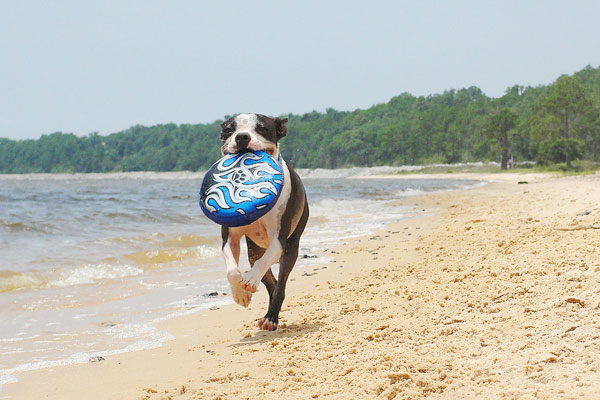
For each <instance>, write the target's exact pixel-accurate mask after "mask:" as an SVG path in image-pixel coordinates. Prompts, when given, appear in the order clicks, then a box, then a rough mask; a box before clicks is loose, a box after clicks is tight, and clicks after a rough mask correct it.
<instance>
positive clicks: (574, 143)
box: [536, 138, 584, 165]
mask: <svg viewBox="0 0 600 400" xmlns="http://www.w3.org/2000/svg"><path fill="white" fill-rule="evenodd" d="M583 149H584V144H583V142H582V141H581V140H578V139H573V138H569V139H565V138H561V139H557V140H555V141H553V142H544V143H542V144H541V145H540V148H539V151H538V155H537V160H536V161H537V163H538V164H540V165H548V164H556V163H564V162H567V161H573V160H577V159H578V158H581V157H582V156H583Z"/></svg>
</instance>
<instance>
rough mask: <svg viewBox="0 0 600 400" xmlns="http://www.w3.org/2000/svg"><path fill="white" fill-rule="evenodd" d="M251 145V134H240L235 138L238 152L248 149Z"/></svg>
mask: <svg viewBox="0 0 600 400" xmlns="http://www.w3.org/2000/svg"><path fill="white" fill-rule="evenodd" d="M248 143H250V134H249V133H246V132H240V133H238V134H237V135H236V136H235V144H236V145H237V148H238V150H243V149H245V148H247V147H248Z"/></svg>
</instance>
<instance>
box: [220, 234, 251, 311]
mask: <svg viewBox="0 0 600 400" xmlns="http://www.w3.org/2000/svg"><path fill="white" fill-rule="evenodd" d="M221 233H222V237H223V257H224V258H225V267H226V268H227V279H228V280H229V285H230V286H231V294H232V295H233V300H235V302H236V303H238V304H239V305H241V306H243V307H248V304H250V300H252V293H251V292H248V291H247V290H244V288H242V286H241V285H240V283H241V281H242V273H241V272H240V269H239V268H238V264H239V261H240V239H241V235H237V234H235V232H232V231H230V230H229V229H228V228H226V227H223V229H222V232H221Z"/></svg>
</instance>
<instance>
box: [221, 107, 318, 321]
mask: <svg viewBox="0 0 600 400" xmlns="http://www.w3.org/2000/svg"><path fill="white" fill-rule="evenodd" d="M287 121H288V120H287V119H280V118H269V117H266V116H264V115H260V114H239V115H237V116H235V117H232V118H230V119H228V120H227V121H225V122H223V123H222V124H221V140H223V146H222V147H221V152H222V153H223V155H225V154H232V153H237V152H239V151H241V150H244V149H249V150H262V151H264V152H266V153H269V154H271V155H272V156H273V157H275V158H276V159H279V161H280V162H281V166H282V167H283V172H284V178H285V179H284V185H283V189H282V191H281V194H280V196H279V199H277V203H275V206H274V207H273V208H272V209H271V210H270V211H269V212H268V213H267V214H265V215H264V216H263V217H261V218H260V219H258V220H257V221H255V222H253V223H252V224H250V225H246V226H240V227H236V228H228V227H225V226H223V228H222V230H221V235H222V237H223V255H224V257H225V264H226V266H227V278H228V279H229V284H230V285H231V292H232V294H233V298H234V300H235V302H236V303H238V304H240V305H242V306H244V307H248V304H250V300H252V293H254V292H256V289H257V286H258V284H259V282H261V281H262V283H264V285H265V286H266V287H267V291H268V292H269V309H268V311H267V314H266V315H265V316H264V318H262V319H261V320H260V321H259V322H258V327H259V328H260V329H263V330H267V331H274V330H275V329H277V324H278V322H279V311H280V310H281V304H282V303H283V299H284V297H285V285H286V282H287V279H288V276H289V274H290V272H291V271H292V268H294V264H296V259H297V258H298V245H299V241H300V236H302V232H303V231H304V227H305V226H306V221H307V220H308V202H307V201H306V194H305V191H304V186H303V185H302V182H301V181H300V178H299V177H298V175H297V174H296V172H295V171H294V170H293V169H292V168H291V167H290V166H288V165H286V163H285V161H284V160H283V158H282V157H281V155H280V154H279V143H278V142H279V139H281V138H282V137H284V136H285V135H286V133H287V128H286V126H285V123H286V122H287ZM243 236H246V243H247V244H248V260H249V261H250V266H251V269H250V271H247V272H245V273H244V274H242V273H241V272H240V270H239V268H238V263H239V259H240V240H241V239H242V237H243ZM277 262H279V276H278V277H277V279H275V276H274V275H273V272H272V271H271V266H272V265H273V264H275V263H277Z"/></svg>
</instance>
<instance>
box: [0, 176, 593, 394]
mask: <svg viewBox="0 0 600 400" xmlns="http://www.w3.org/2000/svg"><path fill="white" fill-rule="evenodd" d="M468 175H469V177H471V178H474V179H478V178H479V179H486V178H485V177H484V176H477V175H473V174H468ZM419 177H422V178H423V177H427V175H423V174H419ZM499 177H502V178H501V179H498V178H499ZM403 178H407V176H404V175H402V176H399V177H397V178H396V179H403ZM448 178H456V175H455V174H448ZM390 179H392V178H390ZM492 179H493V180H494V181H496V182H494V183H491V184H489V185H487V186H484V187H481V188H477V189H470V190H464V191H453V192H445V193H438V194H430V195H425V196H420V197H413V198H406V199H403V200H401V202H402V203H403V204H405V205H407V206H410V207H415V208H418V209H426V210H430V211H429V212H428V215H427V216H425V217H418V218H412V219H408V220H404V221H401V222H398V223H395V224H392V225H389V226H387V227H385V228H383V229H382V230H380V231H379V232H377V233H376V234H374V235H370V236H367V237H363V238H359V239H352V240H348V241H346V242H345V243H339V246H338V247H337V248H335V249H330V250H329V252H328V254H331V255H332V256H333V257H335V259H336V261H335V262H332V263H329V264H326V265H322V266H318V267H311V268H305V269H299V270H295V271H294V272H293V273H292V275H291V280H290V282H289V284H288V291H287V298H286V301H285V303H284V307H283V310H282V313H281V319H280V323H281V327H280V329H279V330H278V331H276V332H262V331H258V330H257V329H256V327H255V325H256V321H257V320H258V318H259V317H261V316H262V315H263V314H264V312H265V309H266V303H267V295H266V292H265V291H264V290H262V289H261V291H260V292H259V293H258V294H256V295H255V298H254V300H253V302H252V303H251V305H250V307H249V309H242V308H241V307H240V306H237V305H230V306H222V307H221V308H220V309H216V310H206V311H203V312H199V313H197V314H194V315H190V316H185V317H179V318H175V319H171V320H168V321H165V322H164V323H163V327H164V328H165V329H168V330H169V331H170V332H171V333H173V334H174V335H175V337H176V339H175V340H173V341H170V342H167V343H165V345H164V346H163V347H161V348H158V349H151V350H144V351H139V352H134V353H128V354H122V355H117V356H111V357H107V358H106V360H104V361H100V362H94V363H87V364H79V365H70V366H64V367H57V368H52V369H46V370H41V371H34V372H29V373H23V374H19V375H17V377H18V378H19V379H20V382H19V383H17V384H11V385H6V386H4V387H3V391H2V392H0V398H7V399H32V398H36V399H78V398H85V399H246V398H248V399H257V398H265V399H271V398H272V399H281V398H285V399H295V398H298V399H307V398H333V399H337V398H339V399H362V398H382V399H393V398H396V399H420V398H430V399H431V398H433V399H436V398H440V399H441V398H444V399H445V398H482V399H483V398H519V399H529V398H531V399H533V398H547V399H555V398H590V399H591V398H597V397H598V392H599V391H600V371H599V369H600V345H599V343H600V323H599V321H600V289H599V288H600V175H594V176H583V177H567V178H551V177H549V176H547V175H535V176H533V175H531V176H524V175H518V174H513V175H510V174H507V175H505V174H498V175H492ZM519 181H527V182H528V183H527V184H518V182H519Z"/></svg>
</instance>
